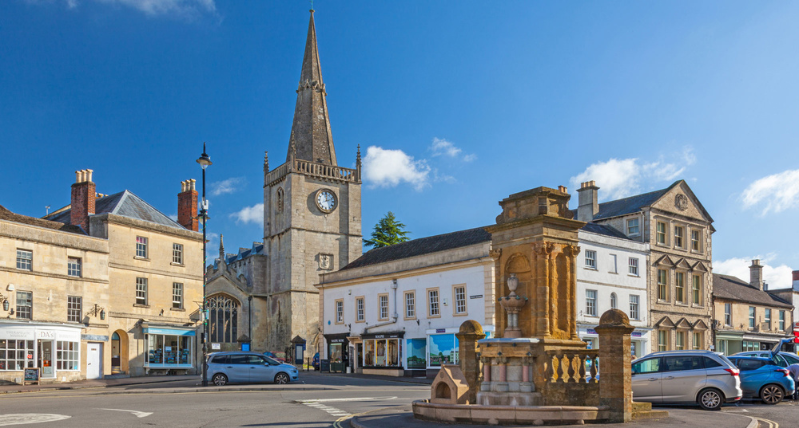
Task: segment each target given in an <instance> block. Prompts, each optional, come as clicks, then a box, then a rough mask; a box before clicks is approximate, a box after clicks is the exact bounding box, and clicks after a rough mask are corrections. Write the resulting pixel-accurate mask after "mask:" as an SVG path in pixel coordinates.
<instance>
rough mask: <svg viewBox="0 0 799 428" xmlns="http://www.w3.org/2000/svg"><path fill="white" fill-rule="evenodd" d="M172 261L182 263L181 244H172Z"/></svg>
mask: <svg viewBox="0 0 799 428" xmlns="http://www.w3.org/2000/svg"><path fill="white" fill-rule="evenodd" d="M172 263H174V264H176V265H182V264H183V244H177V243H173V244H172Z"/></svg>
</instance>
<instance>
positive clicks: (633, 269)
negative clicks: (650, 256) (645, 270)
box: [627, 257, 638, 276]
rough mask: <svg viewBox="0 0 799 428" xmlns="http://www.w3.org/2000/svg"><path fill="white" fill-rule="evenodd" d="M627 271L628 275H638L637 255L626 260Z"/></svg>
mask: <svg viewBox="0 0 799 428" xmlns="http://www.w3.org/2000/svg"><path fill="white" fill-rule="evenodd" d="M627 272H629V274H630V275H633V276H638V258H637V257H630V259H629V261H628V262H627Z"/></svg>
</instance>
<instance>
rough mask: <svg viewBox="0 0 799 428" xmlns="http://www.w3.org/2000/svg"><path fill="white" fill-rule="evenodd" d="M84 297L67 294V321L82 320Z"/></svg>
mask: <svg viewBox="0 0 799 428" xmlns="http://www.w3.org/2000/svg"><path fill="white" fill-rule="evenodd" d="M82 306H83V298H81V297H80V296H67V321H69V322H80V319H81V312H82V310H81V308H82Z"/></svg>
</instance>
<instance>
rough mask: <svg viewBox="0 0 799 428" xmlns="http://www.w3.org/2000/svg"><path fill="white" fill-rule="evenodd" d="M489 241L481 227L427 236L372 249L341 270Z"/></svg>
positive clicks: (489, 238) (488, 236)
mask: <svg viewBox="0 0 799 428" xmlns="http://www.w3.org/2000/svg"><path fill="white" fill-rule="evenodd" d="M490 240H491V234H490V233H488V232H487V231H486V230H485V228H482V227H477V228H474V229H467V230H459V231H457V232H452V233H445V234H443V235H436V236H428V237H426V238H418V239H413V240H411V241H408V242H403V243H401V244H394V245H390V246H388V247H383V248H374V249H372V250H369V251H367V252H366V253H365V254H364V255H362V256H361V257H359V258H358V259H357V260H355V261H353V262H352V263H350V264H348V265H347V266H344V267H343V268H342V269H341V270H347V269H354V268H359V267H364V266H369V265H374V264H377V263H385V262H390V261H393V260H400V259H405V258H408V257H415V256H421V255H424V254H430V253H435V252H438V251H445V250H451V249H453V248H460V247H467V246H469V245H475V244H480V243H482V242H488V241H490Z"/></svg>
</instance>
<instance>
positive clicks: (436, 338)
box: [428, 334, 459, 367]
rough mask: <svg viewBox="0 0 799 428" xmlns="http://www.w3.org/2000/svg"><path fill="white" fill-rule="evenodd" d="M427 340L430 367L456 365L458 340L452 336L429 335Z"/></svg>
mask: <svg viewBox="0 0 799 428" xmlns="http://www.w3.org/2000/svg"><path fill="white" fill-rule="evenodd" d="M429 338H430V339H429V344H428V348H429V349H430V354H429V357H430V358H429V364H430V366H431V367H440V366H441V365H443V364H458V361H459V359H458V338H457V337H455V335H454V334H431V335H430V336H429Z"/></svg>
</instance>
